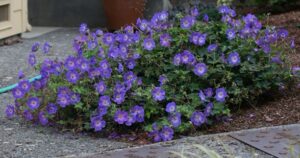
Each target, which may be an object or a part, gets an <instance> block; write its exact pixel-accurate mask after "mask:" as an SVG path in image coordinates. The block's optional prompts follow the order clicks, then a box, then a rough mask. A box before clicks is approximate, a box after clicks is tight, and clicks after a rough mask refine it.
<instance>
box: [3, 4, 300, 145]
mask: <svg viewBox="0 0 300 158" xmlns="http://www.w3.org/2000/svg"><path fill="white" fill-rule="evenodd" d="M219 13H220V14H221V15H222V20H221V21H220V19H219V18H217V19H218V20H217V19H216V20H211V21H210V20H209V16H208V15H206V14H204V15H203V18H202V17H198V16H199V12H198V10H197V9H196V8H193V9H192V10H191V12H190V13H188V15H185V14H176V16H175V20H172V21H168V13H167V12H160V13H157V14H155V15H154V16H153V18H152V19H151V22H150V21H149V22H148V21H146V20H140V19H139V20H138V22H137V28H138V30H137V31H135V29H134V28H133V27H130V26H128V27H126V28H125V29H124V30H120V32H115V33H104V32H102V30H97V31H96V32H95V33H94V32H92V31H90V30H89V29H88V28H87V25H86V24H82V25H81V26H80V33H81V34H80V35H79V36H77V37H76V38H75V40H74V43H73V48H74V50H76V52H77V54H76V55H74V56H69V57H68V58H67V59H65V60H63V61H58V60H45V61H44V62H43V63H42V64H38V65H36V64H37V62H36V58H35V54H37V52H38V50H39V48H40V47H41V48H42V51H43V52H44V54H48V53H51V51H50V48H51V47H52V46H51V45H50V44H49V43H47V42H45V43H44V44H43V45H40V44H41V43H35V44H34V45H33V47H32V52H31V53H30V54H29V58H28V62H29V64H30V65H31V66H32V67H33V68H35V69H37V70H39V71H40V73H41V77H42V79H41V81H35V82H34V83H32V84H31V83H29V81H27V80H20V82H19V84H18V86H17V87H16V88H14V89H13V91H12V93H13V97H14V98H15V99H16V102H15V105H14V106H13V105H8V106H7V109H6V114H7V117H9V118H12V117H14V114H15V113H16V114H18V115H21V116H23V117H24V118H25V119H26V120H28V121H30V122H39V123H40V124H41V125H51V126H60V125H62V126H63V127H67V128H72V130H73V131H92V130H93V131H95V132H100V131H101V133H103V134H104V135H106V136H107V135H109V137H110V138H117V139H120V138H125V140H128V139H129V140H132V141H135V142H138V143H139V144H145V143H148V142H149V141H150V139H151V138H152V139H153V141H154V142H158V141H169V140H172V139H173V138H180V137H181V136H182V135H184V136H186V135H190V134H193V133H196V131H197V129H199V130H200V131H202V132H201V133H208V132H209V133H212V132H210V129H213V127H210V126H211V125H212V124H214V123H215V122H224V120H226V122H228V120H236V121H237V122H239V121H240V120H245V118H244V116H247V115H245V114H242V116H243V118H238V117H237V118H234V117H235V116H236V114H234V113H237V114H240V112H241V111H243V110H246V111H247V109H251V107H252V106H253V105H257V104H253V101H256V100H257V99H259V97H260V96H261V95H263V96H265V95H266V94H268V95H270V94H269V93H268V92H274V91H275V92H277V91H278V89H280V92H282V91H283V90H284V87H283V86H287V85H289V84H290V83H292V82H293V81H294V80H295V81H296V76H297V75H298V71H299V68H297V67H294V68H293V69H292V70H293V71H291V68H292V67H291V65H290V64H289V62H288V61H286V60H285V59H286V58H285V54H286V52H289V51H294V49H293V48H294V46H293V41H290V39H289V38H287V37H288V32H287V30H285V29H282V28H281V27H279V28H273V27H262V25H261V23H260V22H259V21H258V19H257V18H256V17H255V16H254V15H253V14H247V15H246V16H243V18H242V19H241V20H238V19H237V18H235V17H236V13H235V11H234V10H232V9H230V8H228V7H225V6H222V7H220V8H219ZM201 15H202V14H201ZM241 21H242V22H241ZM242 23H243V24H242ZM178 35H179V36H178ZM292 38H294V37H292ZM293 54H296V53H293ZM293 66H298V64H296V65H293ZM19 77H20V78H23V77H24V76H23V75H22V74H21V75H19ZM294 77H295V78H294ZM52 94H57V95H52ZM272 94H273V93H272ZM98 98H99V99H98ZM272 98H278V97H276V96H272ZM244 102H248V103H251V105H252V106H251V105H250V104H247V105H245V104H244ZM261 102H262V101H261ZM236 105H239V106H240V107H241V109H239V108H230V107H237V106H236ZM258 105H259V104H258ZM246 107H247V108H246ZM289 108H290V107H289ZM279 109H282V108H279ZM293 109H294V108H293ZM230 110H231V111H232V113H233V114H232V115H229V114H230ZM263 112H265V111H263ZM276 112H277V113H278V110H277V111H276ZM282 113H285V112H282ZM268 115H269V114H268V113H266V115H264V116H263V117H264V118H265V119H266V121H268V122H272V121H273V118H272V117H273V115H272V116H268ZM250 116H251V118H254V117H256V116H259V115H258V114H257V113H254V114H253V115H250ZM295 116H296V115H295ZM261 117H262V116H260V118H261ZM224 118H225V119H224ZM247 119H248V118H246V120H247ZM181 120H182V121H181ZM106 122H107V123H106ZM230 123H234V122H230ZM223 124H225V123H223ZM222 126H223V125H222V124H221V125H219V127H218V128H220V127H222ZM238 126H239V127H244V126H242V125H238ZM245 126H246V125H245ZM104 128H105V129H104ZM219 131H220V130H217V129H216V130H213V132H219ZM119 132H120V133H119ZM107 133H108V134H107ZM117 133H118V134H117ZM121 133H122V134H123V133H127V134H125V135H124V134H123V135H122V134H121ZM97 135H98V134H97ZM100 135H102V134H100ZM173 135H174V136H173ZM147 137H148V139H146V138H147ZM149 138H150V139H149Z"/></svg>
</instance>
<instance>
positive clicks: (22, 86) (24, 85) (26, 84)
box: [18, 80, 31, 93]
mask: <svg viewBox="0 0 300 158" xmlns="http://www.w3.org/2000/svg"><path fill="white" fill-rule="evenodd" d="M30 87H31V85H30V82H29V81H28V80H22V81H20V82H19V83H18V88H20V90H21V91H23V92H24V93H27V92H29V91H30Z"/></svg>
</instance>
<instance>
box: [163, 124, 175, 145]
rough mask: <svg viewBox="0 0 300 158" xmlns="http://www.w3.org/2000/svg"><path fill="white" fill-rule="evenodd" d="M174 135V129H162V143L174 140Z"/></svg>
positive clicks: (165, 127)
mask: <svg viewBox="0 0 300 158" xmlns="http://www.w3.org/2000/svg"><path fill="white" fill-rule="evenodd" d="M173 135H174V131H173V129H172V128H171V127H168V126H164V127H163V128H162V129H161V132H160V137H161V139H162V141H169V140H172V139H173Z"/></svg>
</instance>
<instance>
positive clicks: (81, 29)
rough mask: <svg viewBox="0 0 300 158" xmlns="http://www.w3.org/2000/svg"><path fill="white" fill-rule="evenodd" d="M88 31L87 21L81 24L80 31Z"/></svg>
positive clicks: (83, 32)
mask: <svg viewBox="0 0 300 158" xmlns="http://www.w3.org/2000/svg"><path fill="white" fill-rule="evenodd" d="M87 31H88V27H87V24H86V23H82V24H80V27H79V32H80V33H81V34H85V33H86V32H87Z"/></svg>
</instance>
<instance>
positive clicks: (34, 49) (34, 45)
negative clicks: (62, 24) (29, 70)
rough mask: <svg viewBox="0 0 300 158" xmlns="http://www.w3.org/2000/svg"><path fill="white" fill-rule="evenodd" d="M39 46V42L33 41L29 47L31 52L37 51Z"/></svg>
mask: <svg viewBox="0 0 300 158" xmlns="http://www.w3.org/2000/svg"><path fill="white" fill-rule="evenodd" d="M39 48H40V43H39V42H35V43H33V45H32V47H31V51H32V52H37V51H38V50H39Z"/></svg>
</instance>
